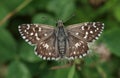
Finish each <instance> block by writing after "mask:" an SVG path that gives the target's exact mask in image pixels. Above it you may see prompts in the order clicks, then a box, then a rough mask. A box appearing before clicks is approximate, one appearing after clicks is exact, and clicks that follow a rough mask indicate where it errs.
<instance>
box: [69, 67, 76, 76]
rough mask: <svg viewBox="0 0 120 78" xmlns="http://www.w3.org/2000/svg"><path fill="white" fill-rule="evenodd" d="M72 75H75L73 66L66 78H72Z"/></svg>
mask: <svg viewBox="0 0 120 78" xmlns="http://www.w3.org/2000/svg"><path fill="white" fill-rule="evenodd" d="M74 74H75V65H73V66H72V67H71V69H70V71H69V72H68V78H74Z"/></svg>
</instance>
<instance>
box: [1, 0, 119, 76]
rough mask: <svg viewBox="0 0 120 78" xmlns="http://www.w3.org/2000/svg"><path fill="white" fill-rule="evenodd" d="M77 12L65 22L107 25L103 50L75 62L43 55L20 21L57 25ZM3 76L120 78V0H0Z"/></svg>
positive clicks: (102, 42)
mask: <svg viewBox="0 0 120 78" xmlns="http://www.w3.org/2000/svg"><path fill="white" fill-rule="evenodd" d="M73 14H74V15H75V16H74V17H72V18H71V19H70V20H68V21H67V22H65V25H69V24H75V23H80V22H86V21H101V22H103V23H105V29H104V32H103V34H102V36H101V37H100V39H99V40H97V45H96V47H98V48H99V46H100V45H101V44H102V47H103V48H102V50H100V53H98V50H94V52H93V53H91V54H92V55H90V56H89V55H88V56H86V57H84V58H83V59H79V60H75V61H72V62H71V63H72V65H71V64H68V63H63V62H57V61H45V60H42V59H40V58H39V57H37V56H36V55H35V54H34V51H33V50H34V47H33V46H30V45H28V44H27V43H25V41H24V40H23V39H22V38H21V36H20V34H19V32H18V25H20V24H24V23H43V24H48V25H53V26H55V23H56V21H57V19H58V18H59V19H62V20H63V21H66V20H67V19H68V18H69V17H71V16H72V15H73ZM43 17H45V18H43ZM106 49H107V50H106ZM103 51H104V52H103ZM101 53H102V55H103V56H102V55H101ZM106 53H107V54H108V55H106ZM103 59H104V60H103ZM0 78H120V0H0Z"/></svg>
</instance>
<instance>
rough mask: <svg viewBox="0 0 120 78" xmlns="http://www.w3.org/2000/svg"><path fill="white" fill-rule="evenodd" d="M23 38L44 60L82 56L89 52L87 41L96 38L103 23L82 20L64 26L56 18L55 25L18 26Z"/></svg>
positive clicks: (72, 58) (69, 58)
mask: <svg viewBox="0 0 120 78" xmlns="http://www.w3.org/2000/svg"><path fill="white" fill-rule="evenodd" d="M18 29H19V32H20V34H21V36H22V38H23V39H25V41H26V42H28V43H29V44H31V45H34V46H35V54H36V55H38V56H39V57H40V58H42V59H44V60H59V59H68V60H74V59H76V58H82V57H83V56H86V55H87V54H88V53H89V47H88V43H90V42H92V41H93V40H96V39H98V37H99V36H100V35H101V33H102V31H103V29H104V23H101V22H84V23H79V24H73V25H69V26H67V27H64V24H63V22H62V20H58V22H57V23H56V27H53V26H50V25H46V24H22V25H20V26H18Z"/></svg>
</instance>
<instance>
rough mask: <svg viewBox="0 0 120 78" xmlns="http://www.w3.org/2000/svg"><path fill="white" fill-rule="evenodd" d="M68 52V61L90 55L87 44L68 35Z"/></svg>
mask: <svg viewBox="0 0 120 78" xmlns="http://www.w3.org/2000/svg"><path fill="white" fill-rule="evenodd" d="M68 43H69V44H68V48H67V49H68V50H67V51H68V52H67V53H66V57H67V59H75V58H82V57H83V56H85V55H86V54H87V53H88V49H89V48H88V45H87V43H86V42H85V41H84V40H82V39H79V38H77V37H75V36H73V35H71V34H69V33H68Z"/></svg>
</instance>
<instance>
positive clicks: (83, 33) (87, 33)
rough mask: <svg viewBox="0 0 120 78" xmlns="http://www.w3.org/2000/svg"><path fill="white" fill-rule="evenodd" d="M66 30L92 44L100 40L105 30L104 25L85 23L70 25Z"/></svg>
mask: <svg viewBox="0 0 120 78" xmlns="http://www.w3.org/2000/svg"><path fill="white" fill-rule="evenodd" d="M66 29H67V31H68V32H69V33H70V34H72V35H74V36H77V37H79V38H81V39H82V40H83V39H84V40H85V41H86V42H92V41H93V40H96V39H98V37H99V36H100V34H101V33H102V31H103V29H104V24H103V23H101V22H85V23H80V24H74V25H70V26H68V27H67V28H66Z"/></svg>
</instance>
